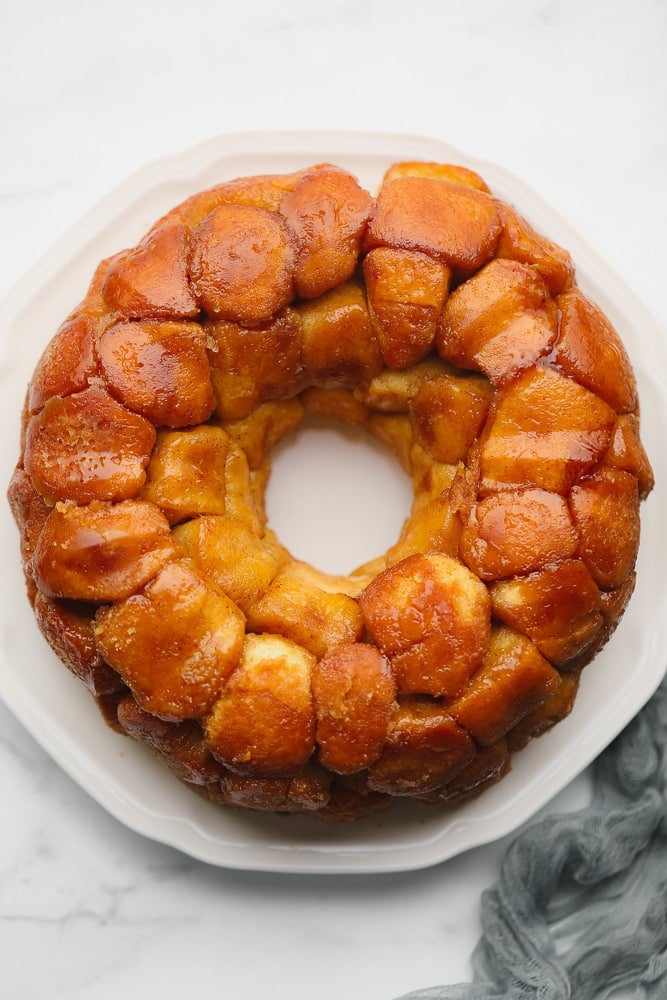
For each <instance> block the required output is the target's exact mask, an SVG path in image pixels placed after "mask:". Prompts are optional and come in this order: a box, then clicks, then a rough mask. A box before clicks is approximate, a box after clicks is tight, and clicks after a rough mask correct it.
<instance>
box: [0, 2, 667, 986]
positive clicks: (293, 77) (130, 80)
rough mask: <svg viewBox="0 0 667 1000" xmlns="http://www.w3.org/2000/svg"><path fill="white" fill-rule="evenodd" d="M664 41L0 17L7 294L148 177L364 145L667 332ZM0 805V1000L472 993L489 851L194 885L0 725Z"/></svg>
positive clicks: (165, 12)
mask: <svg viewBox="0 0 667 1000" xmlns="http://www.w3.org/2000/svg"><path fill="white" fill-rule="evenodd" d="M186 9H187V13H186ZM666 44H667V7H665V5H664V4H663V3H662V0H653V2H651V0H640V2H638V3H636V4H628V3H626V2H624V0H608V2H606V3H604V2H602V0H600V2H595V0H584V2H575V0H534V2H529V0H519V2H514V3H512V4H509V3H500V2H498V0H484V2H471V3H468V4H461V3H451V2H442V0H415V2H414V3H412V4H406V3H404V2H400V3H399V2H396V0H382V2H380V0H378V2H375V0H366V2H365V0H356V2H353V3H351V2H349V0H340V2H333V0H323V2H320V3H317V2H314V0H283V2H281V3H279V4H274V3H270V2H268V0H246V2H245V3H243V4H239V5H235V6H232V5H230V4H227V3H225V2H224V0H216V2H213V0H211V2H202V0H199V2H197V0H193V2H191V3H190V4H188V5H187V8H186V5H185V4H182V3H176V2H175V0H162V2H160V3H158V2H150V0H117V2H116V3H114V4H106V5H101V4H98V3H91V2H90V0H87V2H86V0H59V2H55V3H48V2H46V0H23V2H22V3H21V4H13V5H11V7H10V5H8V4H4V5H2V11H0V148H1V149H2V156H1V157H0V293H2V292H4V291H6V290H7V289H9V288H10V287H11V285H12V284H13V282H14V281H15V280H17V279H18V278H19V277H20V275H21V274H22V272H23V271H24V270H25V269H26V268H27V267H28V266H29V265H30V264H31V263H32V261H33V260H34V259H35V258H36V257H37V256H38V255H39V253H40V252H41V251H42V250H44V249H45V248H46V247H47V246H48V245H49V244H50V243H51V242H52V241H53V240H54V239H55V238H56V237H57V236H58V235H59V234H60V232H61V231H62V230H63V229H64V228H65V227H66V226H68V225H69V224H70V223H71V222H72V221H73V220H75V219H76V218H77V217H78V216H79V215H80V214H82V213H83V212H84V211H86V210H87V209H88V208H90V207H91V205H92V204H93V203H94V202H95V201H96V200H97V199H98V198H99V197H100V196H102V195H103V194H105V193H106V191H107V190H108V189H110V188H111V187H112V186H114V185H115V184H116V183H118V182H119V181H120V180H122V179H123V177H124V176H126V175H127V174H128V173H130V172H131V171H133V170H134V169H136V168H137V167H140V166H141V165H142V164H144V163H146V162H148V161H151V160H153V159H155V158H157V157H160V156H163V155H166V154H170V153H172V152H174V151H177V150H179V149H181V148H184V147H187V146H189V145H190V144H193V143H195V142H198V141H199V140H202V139H205V138H207V137H208V136H210V135H214V134H218V133H222V132H229V131H239V130H246V129H247V130H257V129H276V128H283V129H295V128H299V129H303V128H305V129H308V128H327V129H336V128H338V129H362V130H363V129H367V128H372V129H374V130H385V131H407V132H411V133H420V134H426V135H431V136H434V137H436V138H440V139H443V140H446V141H447V142H450V143H452V144H454V145H456V146H459V147H460V148H461V149H463V150H466V151H468V152H469V153H470V154H473V155H475V156H481V157H483V158H486V159H489V160H494V161H496V162H498V163H500V164H501V165H502V166H503V167H505V168H507V169H509V170H511V171H513V172H514V173H516V174H517V175H518V176H519V177H521V178H522V179H523V180H524V181H525V182H527V183H528V184H529V185H530V186H531V187H533V188H535V189H536V190H538V191H539V192H540V194H541V195H542V196H543V197H545V198H546V200H547V201H549V202H550V203H551V204H552V205H553V206H554V207H555V208H556V209H558V210H560V211H561V212H562V213H563V214H565V215H566V216H567V217H568V219H569V220H570V222H571V223H572V224H573V225H574V226H575V227H576V228H577V229H578V230H579V231H580V232H581V233H582V234H584V236H585V237H586V239H587V240H588V242H589V243H590V244H591V245H592V246H593V247H594V248H595V249H597V250H598V252H599V253H601V254H602V255H603V256H604V257H605V258H606V260H607V261H608V262H609V263H610V264H611V265H612V267H614V268H615V269H616V270H617V271H619V272H620V273H622V274H623V275H624V277H625V278H626V280H627V282H628V283H629V284H630V286H631V287H632V288H633V289H634V290H635V292H636V293H637V294H638V295H639V296H640V298H642V299H643V301H644V302H645V304H646V305H647V306H648V307H649V308H650V309H651V310H652V311H653V313H654V315H655V316H656V317H657V319H658V321H659V322H660V323H661V324H662V327H663V329H666V328H667V306H666V305H665V300H664V275H665V272H666V270H667V250H666V243H665V233H666V232H667V196H666V193H665V177H667V125H666V122H667V68H666V64H665V60H664V51H665V45H666ZM0 335H1V331H0ZM586 789H587V777H586V776H584V777H582V778H581V779H579V780H578V781H576V782H574V783H573V785H572V786H570V788H569V789H567V790H566V791H565V792H564V793H562V794H561V795H560V796H559V798H558V800H557V801H556V802H555V803H553V808H569V807H571V806H573V805H576V804H578V803H580V802H581V801H583V799H584V798H585V794H586ZM0 801H2V804H3V807H2V816H3V821H2V823H1V824H0V956H1V961H0V998H1V1000H33V998H40V1000H41V998H43V997H49V998H58V997H63V998H64V997H66V998H67V1000H84V998H86V1000H88V998H92V1000H107V998H109V1000H111V998H117V997H119V996H123V995H125V996H133V997H134V996H142V997H143V998H145V1000H152V998H157V997H163V996H176V995H178V994H179V993H180V991H181V990H188V989H193V988H194V989H196V990H197V991H198V992H200V991H201V992H210V991H211V990H213V989H215V990H217V991H219V993H220V994H221V995H223V996H230V997H232V996H233V997H234V998H235V1000H254V998H259V997H262V996H265V995H267V994H271V995H273V996H276V997H278V998H280V1000H283V998H284V1000H287V998H288V997H289V998H290V1000H306V998H309V1000H310V998H312V997H313V996H314V995H316V996H318V997H319V998H320V1000H334V998H338V997H340V996H341V995H342V994H344V995H347V996H350V997H364V1000H388V998H390V997H394V996H396V995H398V994H400V993H402V992H405V991H407V990H410V989H415V988H417V987H419V986H426V985H430V984H435V983H439V982H455V981H457V980H460V979H465V978H467V977H468V975H469V964H468V958H469V954H470V951H471V949H472V947H473V945H474V943H475V941H476V939H477V936H478V933H479V918H478V915H479V895H480V892H481V891H482V890H483V888H484V887H485V886H487V885H489V884H491V882H492V881H493V880H494V878H495V875H496V872H497V869H498V863H499V859H500V857H501V854H502V850H503V847H504V846H505V842H503V843H499V844H495V845H492V846H490V847H487V848H483V849H477V850H474V851H471V852H469V853H468V854H466V855H464V856H462V857H459V858H457V859H454V860H453V861H450V862H447V863H444V864H442V865H440V866H437V867H435V868H432V869H429V870H426V871H423V872H417V873H406V874H394V875H373V876H355V877H352V876H337V877H327V876H318V877H314V876H286V875H269V874H257V873H242V872H229V871H225V870H221V869H215V868H210V867H207V866H205V865H202V864H200V863H198V862H195V861H192V860H190V859H189V858H187V857H184V856H181V855H179V854H178V853H177V852H175V851H173V850H171V849H169V848H165V847H162V846H158V845H155V844H153V843H151V842H149V841H146V840H144V839H143V838H141V837H139V836H137V835H136V834H133V833H132V832H130V831H128V830H127V829H125V828H123V827H122V826H121V825H119V824H118V823H117V822H116V821H115V820H113V819H112V818H110V817H109V816H108V815H107V814H106V813H105V812H104V811H103V810H102V809H101V808H100V807H99V806H97V805H96V804H95V803H93V802H92V801H91V800H90V799H89V798H88V797H87V796H86V795H85V794H84V793H83V792H82V791H80V790H79V789H78V788H77V787H76V786H75V785H74V784H73V783H72V782H71V781H70V779H68V778H67V777H66V776H65V775H64V774H63V773H62V772H61V771H60V770H59V769H58V767H57V766H55V765H54V764H53V763H52V762H51V761H50V760H49V758H48V757H47V756H46V755H45V754H44V753H43V751H42V750H41V749H40V748H39V746H38V745H37V744H36V743H35V742H34V740H33V739H32V737H31V736H30V735H29V734H28V733H27V732H26V731H25V730H24V729H23V727H22V726H21V725H20V724H19V723H18V722H17V721H16V720H15V719H14V718H13V717H12V716H11V715H10V713H9V712H8V711H7V710H6V709H5V708H4V706H2V705H1V704H0Z"/></svg>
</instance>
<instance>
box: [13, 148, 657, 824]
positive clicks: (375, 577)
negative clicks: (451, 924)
mask: <svg viewBox="0 0 667 1000" xmlns="http://www.w3.org/2000/svg"><path fill="white" fill-rule="evenodd" d="M306 413H312V414H319V415H325V416H328V417H335V418H337V419H340V420H342V421H344V422H348V423H351V424H354V425H356V426H362V427H365V428H366V429H367V430H368V432H369V433H371V434H373V435H375V436H377V437H378V438H380V439H381V440H382V441H384V442H385V443H387V444H388V445H389V447H390V448H392V449H393V451H394V453H395V454H396V456H397V459H398V460H399V461H400V463H401V464H402V466H403V467H404V469H405V470H406V472H407V473H408V474H409V475H410V476H411V477H412V480H413V483H414V503H413V507H412V510H411V512H410V514H409V516H408V517H407V519H406V521H405V524H404V527H403V530H402V532H401V535H400V537H399V538H398V540H397V541H396V543H395V544H394V545H393V546H392V547H391V548H390V549H389V550H388V551H387V552H386V553H381V554H379V555H378V556H377V558H376V559H374V560H372V561H371V562H370V563H368V564H366V565H365V566H362V567H359V568H358V569H357V570H355V571H354V572H352V573H350V574H349V575H347V576H339V577H334V576H329V575H327V574H324V573H321V572H319V571H318V570H317V569H315V568H314V567H312V566H309V565H307V564H305V563H303V562H299V561H298V560H295V559H294V558H293V557H292V555H291V554H290V553H289V552H288V551H287V550H286V549H285V547H284V546H283V545H282V544H281V542H280V540H279V539H278V538H277V537H276V536H275V534H274V533H273V532H272V531H271V529H270V526H269V525H268V524H267V518H266V513H265V509H264V490H265V487H266V482H267V478H268V475H269V469H270V451H271V448H272V447H273V445H274V444H275V443H276V442H278V441H279V440H280V439H281V438H282V437H283V436H284V435H285V434H286V433H287V431H289V430H291V429H293V428H294V427H296V426H298V424H299V423H300V421H301V420H302V419H303V417H304V415H305V414H306ZM652 485H653V479H652V473H651V468H650V464H649V461H648V459H647V457H646V454H645V452H644V450H643V448H642V445H641V441H640V437H639V418H638V399H637V389H636V384H635V380H634V375H633V372H632V367H631V365H630V361H629V359H628V356H627V353H626V351H625V348H624V347H623V344H622V342H621V339H620V337H619V336H618V334H617V332H616V331H615V330H614V329H613V327H612V325H611V324H610V322H609V320H608V319H607V318H606V317H605V316H604V315H603V314H602V312H601V311H600V310H599V309H598V308H597V306H596V305H595V304H594V303H592V302H591V301H589V300H588V299H587V298H586V297H585V296H584V295H583V293H582V292H581V290H580V289H579V288H578V286H577V284H576V276H575V272H574V268H573V265H572V261H571V259H570V256H569V254H568V253H567V251H566V250H564V249H562V248H561V247H559V246H557V245H556V244H554V243H553V242H551V241H550V240H549V239H548V238H547V237H545V236H543V235H541V234H540V233H538V232H536V231H535V230H534V229H533V228H532V227H531V226H530V225H529V224H528V222H526V220H525V219H523V218H522V217H521V215H520V214H519V212H518V211H517V209H516V208H515V207H514V206H511V205H508V204H505V203H503V202H501V201H500V200H499V199H497V198H496V197H494V195H493V193H492V192H491V191H490V190H489V188H488V186H487V185H486V183H485V182H484V180H483V179H482V178H481V177H480V176H479V175H478V174H476V173H475V172H474V171H471V170H469V169H467V168H465V167H461V166H458V165H453V164H437V163H399V164H394V165H393V166H391V168H390V169H389V170H388V172H387V175H386V177H385V179H384V181H383V183H382V185H381V187H380V189H379V191H378V193H377V195H376V196H375V197H373V196H372V195H371V194H369V193H368V192H367V191H365V190H364V189H363V188H362V187H361V186H360V185H359V184H358V183H357V181H356V180H355V178H354V177H352V176H351V175H350V174H349V173H347V172H346V171H345V170H342V169H340V168H339V167H335V166H331V165H328V164H324V165H319V166H315V167H310V168H307V169H305V170H301V171H298V172H296V173H293V174H287V175H281V176H262V177H254V178H241V179H238V180H235V181H231V182H227V183H223V184H220V185H218V186H217V187H214V188H211V189H210V190H208V191H204V192H201V193H199V194H195V195H193V196H192V197H190V198H188V199H187V200H186V201H185V202H183V203H182V204H181V205H179V206H177V207H176V208H174V209H173V210H172V211H171V212H169V213H168V214H167V215H166V216H164V217H163V218H162V219H160V220H159V221H158V222H157V223H156V224H155V225H154V226H153V228H152V229H151V230H150V231H149V232H148V233H147V234H146V236H145V237H144V238H143V239H142V240H141V241H140V242H139V243H138V244H137V246H135V247H132V248H129V249H127V250H123V251H121V252H120V253H119V254H117V255H116V256H114V257H112V258H110V259H109V260H106V261H103V262H102V263H101V264H100V266H99V267H98V268H97V271H96V272H95V275H94V277H93V280H92V282H91V285H90V289H89V291H88V294H87V296H86V298H85V299H84V301H83V302H82V303H81V305H80V306H78V307H77V308H76V309H75V310H74V312H73V313H72V314H71V315H70V316H69V317H67V318H66V319H65V321H64V322H63V324H62V326H61V327H60V329H59V330H58V331H57V332H56V333H55V335H54V337H53V339H52V340H51V342H50V344H49V345H48V346H47V348H46V350H45V352H44V354H43V356H42V358H41V359H40V360H39V362H38V364H37V366H36V369H35V373H34V375H33V377H32V379H31V382H30V385H29V387H28V392H27V395H26V403H25V408H24V414H23V433H22V443H21V456H20V460H19V463H18V466H17V469H16V472H15V474H14V477H13V479H12V482H11V484H10V487H9V500H10V504H11V507H12V511H13V513H14V516H15V519H16V522H17V524H18V527H19V531H20V534H21V557H22V560H23V566H24V569H25V574H26V580H27V584H28V595H29V598H30V600H31V601H32V603H33V607H34V612H35V616H36V620H37V623H38V625H39V627H40V629H41V631H42V632H43V634H44V636H45V638H46V639H47V641H48V642H49V644H50V645H51V646H52V648H53V649H54V650H55V652H56V653H57V655H58V656H59V657H60V659H61V660H62V661H63V663H64V664H65V665H66V666H67V667H68V668H69V669H70V670H71V671H72V672H73V673H74V674H76V675H77V677H79V678H80V680H81V681H82V682H83V683H84V684H85V685H86V686H87V687H88V689H89V690H90V692H91V694H92V695H93V696H94V697H95V698H96V700H97V703H98V705H99V708H100V711H101V712H102V715H103V717H104V718H105V719H106V721H107V722H108V723H109V724H110V725H111V726H112V727H113V728H115V729H116V730H117V731H118V732H121V733H124V734H126V735H128V736H130V737H131V738H133V739H135V740H138V741H140V742H141V743H143V744H145V745H146V746H147V747H148V748H149V749H150V750H151V751H152V752H153V753H155V754H157V756H158V757H159V758H160V759H161V760H162V761H163V762H164V763H165V764H166V765H167V766H168V767H169V768H170V769H171V771H172V772H173V773H174V774H175V776H176V777H177V778H178V779H180V780H181V781H183V782H184V783H185V784H186V785H187V786H188V787H189V788H192V789H193V790H194V791H196V792H197V793H198V794H200V795H204V796H205V797H206V798H208V799H209V800H210V801H212V802H213V803H216V804H222V805H226V806H235V807H238V808H244V809H254V810H271V811H278V812H306V813H310V814H313V815H315V816H319V817H320V818H323V819H326V820H330V821H337V822H343V821H348V820H353V819H357V818H359V817H361V816H365V815H368V814H372V813H374V812H375V811H377V810H378V809H383V808H386V807H387V806H388V805H389V804H390V803H391V802H392V801H394V800H395V799H396V798H411V799H415V800H417V801H419V802H422V803H425V804H429V805H431V806H436V807H439V808H450V807H452V806H453V805H455V804H456V803H458V802H461V801H466V800H467V799H469V798H470V797H472V796H474V795H477V794H479V793H480V792H481V791H482V790H483V789H484V788H486V787H487V786H488V785H489V784H492V783H494V782H496V781H498V780H499V779H500V778H501V777H502V776H503V775H504V774H506V773H507V771H508V770H509V768H510V766H511V756H512V754H513V753H515V752H517V751H518V750H520V749H521V748H522V747H523V746H524V745H525V744H526V743H527V742H529V740H530V739H532V738H534V737H536V736H538V735H539V734H540V733H542V732H544V731H546V730H547V729H549V728H550V727H551V726H553V725H555V724H556V723H558V722H559V721H560V720H561V719H562V718H564V717H565V716H566V715H567V714H568V713H569V711H570V710H571V708H572V705H573V703H574V699H575V697H576V692H577V686H578V682H579V676H580V673H581V670H582V668H583V667H584V666H585V664H586V663H587V662H588V661H589V660H590V659H591V658H592V657H593V656H594V655H596V653H597V652H598V651H599V649H600V648H601V647H602V646H603V645H604V643H605V642H606V640H607V638H608V637H609V635H610V634H611V632H612V631H613V630H614V628H615V627H616V625H617V624H618V621H619V620H620V617H621V615H622V613H623V611H624V609H625V607H626V605H627V602H628V600H629V599H630V596H631V594H632V589H633V586H634V579H635V577H634V564H635V558H636V554H637V548H638V544H639V505H640V501H641V500H642V499H643V498H644V497H646V496H647V494H648V493H649V492H650V490H651V487H652ZM296 497H298V484H295V498H296ZM295 502H297V500H296V499H295ZM381 502H382V498H381V497H378V503H381Z"/></svg>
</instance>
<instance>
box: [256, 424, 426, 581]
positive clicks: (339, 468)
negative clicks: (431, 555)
mask: <svg viewBox="0 0 667 1000" xmlns="http://www.w3.org/2000/svg"><path fill="white" fill-rule="evenodd" d="M411 503H412V483H411V480H410V478H409V477H408V476H407V475H406V474H405V472H404V471H403V469H402V468H401V467H400V465H399V463H398V461H397V459H396V457H395V455H393V454H392V452H391V451H390V449H389V448H388V447H387V446H386V445H385V444H383V442H381V441H379V440H377V439H376V438H374V437H372V436H371V435H370V434H369V433H368V432H367V431H365V430H362V429H361V428H357V427H352V426H347V425H346V424H342V423H340V422H338V421H334V420H330V419H327V418H324V417H313V416H308V417H306V419H305V420H304V421H303V422H302V424H301V425H300V426H299V428H298V429H297V430H296V431H291V432H290V433H289V434H288V435H286V437H285V438H283V440H282V441H281V442H280V444H278V445H277V446H276V447H275V448H274V449H273V450H272V452H271V478H270V479H269V483H268V488H267V494H266V509H267V514H268V517H269V524H270V526H271V528H272V529H273V530H274V531H275V532H276V534H277V535H278V537H279V538H280V540H281V542H282V543H283V545H285V546H286V547H287V548H288V549H289V551H290V552H291V553H292V555H293V556H294V557H295V558H296V559H301V560H304V561H306V562H309V563H311V564H312V565H313V566H315V567H317V569H319V570H322V571H323V572H325V573H331V574H347V573H351V572H352V571H353V570H355V569H356V568H357V567H358V566H360V565H362V564H363V563H366V562H368V561H369V560H371V559H375V558H376V557H377V556H381V555H382V554H383V553H384V552H385V551H386V550H387V549H388V548H389V546H391V545H393V544H394V542H396V540H397V539H398V536H399V534H400V531H401V527H402V525H403V521H404V520H405V518H406V517H407V515H408V513H409V510H410V505H411Z"/></svg>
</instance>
